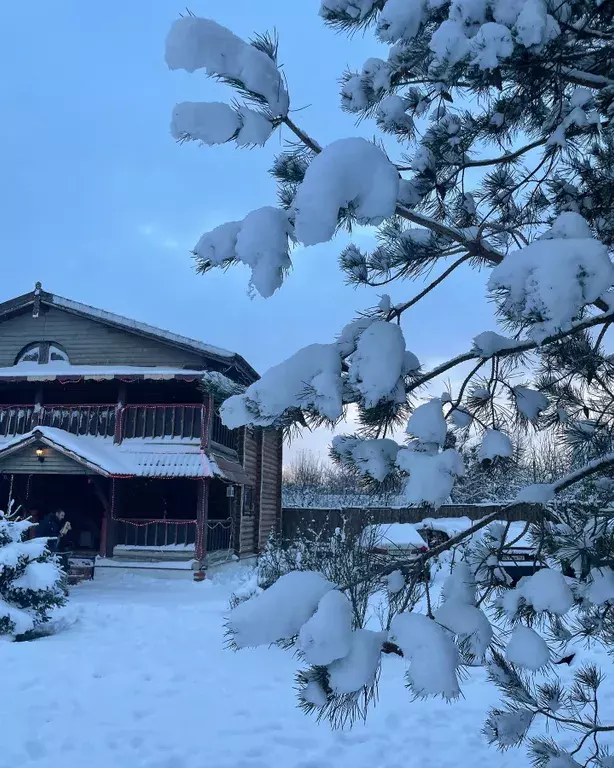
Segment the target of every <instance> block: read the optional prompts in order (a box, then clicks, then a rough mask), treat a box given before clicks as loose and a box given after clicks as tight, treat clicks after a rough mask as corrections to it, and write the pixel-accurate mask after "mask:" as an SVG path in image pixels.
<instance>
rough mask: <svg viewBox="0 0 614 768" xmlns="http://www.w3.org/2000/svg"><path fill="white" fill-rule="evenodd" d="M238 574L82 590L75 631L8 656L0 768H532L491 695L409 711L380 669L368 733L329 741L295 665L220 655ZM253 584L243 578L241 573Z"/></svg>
mask: <svg viewBox="0 0 614 768" xmlns="http://www.w3.org/2000/svg"><path fill="white" fill-rule="evenodd" d="M241 572H242V571H241V570H240V569H239V568H238V567H236V566H235V567H234V570H231V571H230V572H227V573H226V574H221V575H219V576H218V577H217V578H216V579H215V580H214V581H213V582H203V583H200V584H199V583H194V582H192V581H189V580H187V579H168V580H166V579H155V578H151V577H147V576H146V575H143V574H128V575H125V574H119V573H117V572H113V573H108V574H107V573H105V574H102V575H101V577H100V578H99V579H98V580H97V581H94V582H92V583H88V584H84V585H81V586H79V587H77V588H75V589H74V591H73V593H72V600H71V603H70V606H69V608H68V609H65V610H66V613H67V615H68V616H69V617H71V618H72V619H75V618H76V621H75V623H73V624H72V625H71V626H68V627H66V628H65V629H64V630H63V631H61V632H60V633H59V634H57V635H55V636H53V637H50V638H45V639H42V640H38V641H36V642H31V643H8V642H6V643H0V691H1V695H0V768H9V766H10V768H31V767H32V768H34V767H36V768H139V766H148V767H149V768H203V766H207V767H211V768H270V766H274V765H283V766H284V768H337V767H340V768H344V767H345V766H351V768H362V767H363V766H364V767H365V768H366V767H367V766H369V768H372V766H377V767H378V768H414V766H415V767H416V768H417V767H418V766H420V768H430V767H432V768H435V766H437V768H446V767H447V766H450V767H452V766H454V768H457V767H458V766H459V765H472V766H475V768H480V767H481V766H489V768H508V767H509V768H511V766H514V768H524V767H525V766H528V765H529V763H528V760H527V758H526V757H525V755H524V752H523V751H517V750H511V751H510V752H507V753H505V754H501V753H499V752H497V751H496V750H495V749H494V748H492V747H489V746H488V745H487V744H486V742H485V740H484V738H483V736H482V735H481V734H480V729H481V726H482V723H483V721H484V717H485V713H486V711H487V709H488V706H489V705H490V704H491V703H492V702H493V701H494V699H495V695H496V694H495V692H494V691H493V690H492V689H491V688H490V686H488V685H485V684H484V672H483V670H481V669H475V670H472V676H471V678H470V679H469V680H467V681H466V682H465V683H464V684H463V694H464V699H461V700H460V701H458V702H457V703H455V704H450V705H448V704H445V703H444V702H443V701H440V700H429V701H415V702H413V701H411V698H410V696H409V694H408V693H407V691H406V690H405V688H404V687H403V679H402V674H403V661H402V660H400V659H398V658H394V657H386V658H385V659H384V665H383V674H382V680H381V686H380V703H379V704H378V705H377V706H376V707H375V709H374V710H373V711H372V712H371V715H370V717H369V719H368V722H367V723H366V724H362V723H358V724H356V725H355V727H354V728H353V729H351V730H348V731H331V729H330V728H329V726H328V725H327V724H325V723H322V724H319V725H318V724H317V723H316V722H315V721H314V720H312V719H310V718H308V717H306V716H305V715H303V714H302V712H301V711H300V710H298V709H297V708H296V706H295V698H294V691H293V677H294V673H295V671H296V668H297V662H296V660H295V659H294V658H293V656H292V654H291V653H289V652H284V651H281V650H279V649H277V648H271V649H267V648H259V649H256V650H244V651H240V652H238V653H234V652H232V651H229V650H226V649H225V647H224V615H225V613H226V611H227V605H228V597H229V594H230V593H231V591H232V589H233V587H236V586H237V581H238V574H240V573H241ZM243 573H245V571H243Z"/></svg>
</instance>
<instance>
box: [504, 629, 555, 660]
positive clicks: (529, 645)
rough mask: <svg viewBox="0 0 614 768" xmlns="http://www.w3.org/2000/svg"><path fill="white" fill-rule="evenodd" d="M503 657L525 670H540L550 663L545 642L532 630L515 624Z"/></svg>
mask: <svg viewBox="0 0 614 768" xmlns="http://www.w3.org/2000/svg"><path fill="white" fill-rule="evenodd" d="M505 656H506V658H507V660H508V661H511V662H512V664H518V665H519V666H521V667H525V668H526V669H532V670H537V669H542V667H545V666H546V664H548V662H549V661H550V651H549V649H548V646H547V645H546V641H545V640H544V638H543V637H541V635H538V634H537V632H536V631H535V630H534V629H531V628H530V627H525V626H524V624H516V626H515V627H514V629H513V630H512V635H511V637H510V640H509V642H508V644H507V647H506V649H505Z"/></svg>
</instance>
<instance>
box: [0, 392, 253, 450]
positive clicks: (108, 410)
mask: <svg viewBox="0 0 614 768" xmlns="http://www.w3.org/2000/svg"><path fill="white" fill-rule="evenodd" d="M212 410H213V413H212V414H211V422H210V424H209V421H208V408H207V405H205V404H204V403H173V404H171V405H166V404H164V405H155V404H149V403H147V404H130V405H123V404H121V403H120V404H118V403H94V404H90V405H83V404H81V405H72V404H66V403H56V404H54V403H49V404H45V405H32V404H30V405H0V440H1V439H4V440H8V439H11V438H13V437H16V436H18V435H25V434H27V433H28V432H31V431H32V430H33V429H36V427H52V428H56V429H62V430H64V431H65V432H68V433H69V434H71V435H82V436H83V435H89V436H91V437H102V438H109V439H111V440H112V441H113V442H115V443H121V442H122V441H123V440H130V439H135V438H136V439H154V440H155V439H159V440H175V441H177V442H179V441H185V440H193V441H198V442H199V443H200V444H201V445H205V444H206V443H207V441H208V440H210V441H211V442H213V443H216V444H218V445H221V446H222V447H224V448H226V449H227V450H231V451H236V449H237V444H238V433H237V430H230V429H228V427H226V426H225V425H224V424H223V423H222V420H221V418H220V416H219V414H218V412H217V410H216V409H212Z"/></svg>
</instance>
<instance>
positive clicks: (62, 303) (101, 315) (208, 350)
mask: <svg viewBox="0 0 614 768" xmlns="http://www.w3.org/2000/svg"><path fill="white" fill-rule="evenodd" d="M40 301H42V302H43V303H46V304H48V305H50V306H56V307H59V308H61V309H65V310H67V311H69V312H75V313H77V314H81V315H85V316H87V317H90V318H92V319H95V320H102V321H103V322H107V323H110V324H112V325H115V326H118V327H120V328H124V329H126V330H130V331H135V332H137V333H141V334H144V335H146V336H151V337H154V338H156V339H159V340H163V341H167V342H169V343H171V344H178V345H180V346H183V347H186V348H188V349H191V350H193V351H196V352H200V353H202V354H205V355H209V356H210V357H213V358H217V359H218V360H220V361H226V362H227V363H228V364H229V365H236V366H238V367H240V368H243V369H244V371H246V372H247V373H248V376H249V377H251V378H253V379H258V378H259V375H258V372H257V371H256V370H255V368H253V367H252V366H251V365H250V364H249V363H248V362H247V360H246V359H245V358H244V357H243V356H242V355H240V354H239V353H238V352H232V351H230V350H228V349H224V348H223V347H217V346H215V345H213V344H206V343H205V342H203V341H199V340H198V339H192V338H190V337H189V336H183V335H182V334H179V333H175V332H173V331H169V330H166V329H164V328H159V327H157V326H155V325H151V324H149V323H145V322H142V321H140V320H133V319H132V318H129V317H126V316H125V315H120V314H118V313H116V312H109V311H108V310H105V309H99V308H98V307H94V306H92V305H91V304H85V303H83V302H80V301H74V300H73V299H67V298H66V297H64V296H59V295H58V294H56V293H51V292H50V291H45V290H44V289H43V288H42V287H41V286H40V283H37V284H36V288H35V289H34V290H33V291H30V292H29V293H25V294H21V295H20V296H16V297H14V298H12V299H8V300H7V301H4V302H0V314H4V313H6V312H10V311H13V310H15V309H17V308H19V307H22V306H25V305H28V304H30V303H35V302H40Z"/></svg>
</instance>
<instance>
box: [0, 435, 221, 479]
mask: <svg viewBox="0 0 614 768" xmlns="http://www.w3.org/2000/svg"><path fill="white" fill-rule="evenodd" d="M36 441H40V442H41V443H43V445H47V446H49V447H50V448H53V449H54V450H57V451H58V452H59V453H61V454H63V455H65V456H68V458H71V459H73V460H75V461H78V462H80V463H83V464H85V465H86V466H88V467H90V468H91V469H93V470H94V471H96V472H99V473H100V474H103V475H107V476H111V477H215V476H217V475H220V476H222V477H225V473H224V472H222V471H220V470H219V469H218V467H217V464H216V462H215V461H214V460H212V459H210V458H209V457H208V456H207V455H206V453H205V452H204V451H202V450H201V448H200V446H199V445H198V444H195V443H193V442H192V443H177V444H173V445H172V446H171V445H169V444H168V443H165V444H159V445H157V444H155V443H153V441H152V442H147V441H145V440H126V441H124V442H123V443H121V444H120V445H117V444H115V443H113V442H111V441H110V440H108V439H105V438H102V437H94V436H92V435H72V434H70V433H69V432H66V431H65V430H63V429H57V428H56V427H36V429H33V430H32V431H31V432H27V433H26V434H25V435H18V436H17V437H13V438H11V439H10V440H6V441H3V442H0V458H2V456H3V455H6V454H7V453H12V452H14V451H16V450H19V448H21V447H23V446H25V445H28V444H29V443H32V442H36Z"/></svg>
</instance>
